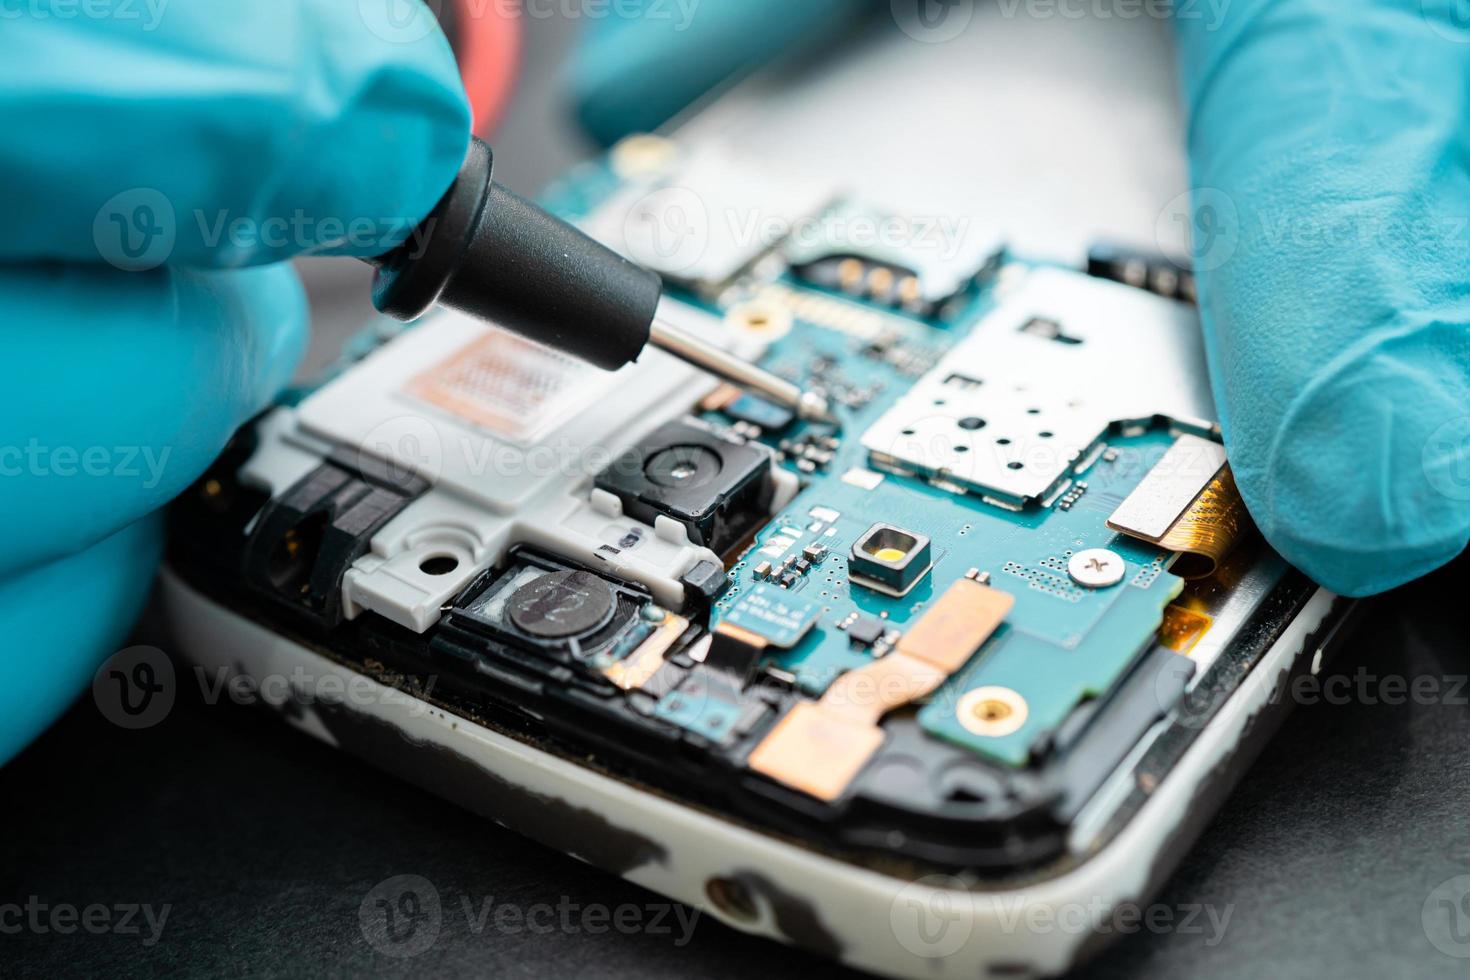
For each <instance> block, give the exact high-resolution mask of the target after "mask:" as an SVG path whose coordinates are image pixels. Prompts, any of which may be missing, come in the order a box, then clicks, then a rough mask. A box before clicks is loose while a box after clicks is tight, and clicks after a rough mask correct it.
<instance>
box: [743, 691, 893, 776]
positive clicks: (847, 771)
mask: <svg viewBox="0 0 1470 980" xmlns="http://www.w3.org/2000/svg"><path fill="white" fill-rule="evenodd" d="M882 744H883V730H882V729H880V728H878V727H876V726H874V725H870V724H866V723H864V722H863V721H861V720H857V719H852V718H848V717H846V716H845V715H843V714H841V713H838V712H831V711H828V710H826V709H825V708H824V707H823V706H821V705H818V704H816V703H813V702H810V701H806V702H803V703H801V704H798V705H797V706H796V707H794V708H792V709H791V710H790V711H789V712H787V713H786V716H785V717H784V718H782V719H781V720H780V721H779V722H777V723H776V727H775V728H773V729H771V731H770V733H769V734H768V735H766V737H765V738H764V739H763V740H762V741H761V744H760V745H758V746H756V748H755V751H754V752H752V753H751V754H750V759H749V760H748V762H747V765H749V767H750V768H751V769H753V770H754V771H756V772H758V773H762V774H763V775H766V776H769V777H771V778H772V779H774V780H776V781H777V782H780V783H785V784H786V785H787V786H790V787H791V788H792V789H796V790H800V791H801V792H803V793H806V794H807V795H809V796H815V797H816V798H817V799H819V800H828V801H830V800H835V799H837V797H839V796H841V795H842V793H843V791H844V790H845V789H847V787H848V785H849V784H850V783H851V782H852V781H853V780H854V779H855V778H857V774H858V772H859V771H860V770H861V769H862V768H863V766H865V765H867V762H868V760H869V759H871V758H872V757H873V753H874V752H877V751H878V747H879V746H880V745H882Z"/></svg>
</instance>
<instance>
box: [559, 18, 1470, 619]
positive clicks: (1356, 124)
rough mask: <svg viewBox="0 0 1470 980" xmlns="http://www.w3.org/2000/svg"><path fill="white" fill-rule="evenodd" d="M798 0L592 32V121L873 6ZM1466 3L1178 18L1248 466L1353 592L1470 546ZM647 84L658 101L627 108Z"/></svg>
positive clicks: (1229, 396) (636, 118)
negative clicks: (632, 94) (630, 94)
mask: <svg viewBox="0 0 1470 980" xmlns="http://www.w3.org/2000/svg"><path fill="white" fill-rule="evenodd" d="M790 6H792V5H788V4H780V3H774V2H753V0H704V2H703V3H702V4H701V5H700V7H699V11H698V16H697V17H696V18H694V19H693V21H692V22H691V24H690V29H689V30H687V31H684V32H675V31H674V30H672V29H671V24H670V21H669V19H668V18H665V19H663V20H662V21H655V20H649V21H637V20H635V21H623V22H621V23H619V24H617V25H608V26H607V27H606V28H604V29H603V30H600V31H598V32H594V33H593V34H592V35H591V36H589V38H588V39H587V40H586V42H585V43H584V44H583V51H582V53H583V55H584V60H583V61H582V62H579V63H578V64H576V65H575V66H574V67H575V70H576V71H577V73H578V74H577V76H576V80H577V86H576V90H577V94H578V97H579V99H580V104H581V106H582V112H583V116H584V117H594V118H592V119H591V120H590V121H591V122H592V124H593V125H594V128H595V131H596V132H597V134H598V135H599V136H600V137H601V138H603V139H604V140H610V139H612V138H615V137H616V136H618V135H620V134H621V133H622V132H624V131H627V130H631V129H633V128H638V127H642V128H648V127H650V126H653V125H657V124H658V123H660V122H662V121H663V119H664V118H666V117H667V116H668V115H671V114H672V112H673V108H669V106H672V105H677V103H678V100H679V99H681V98H692V97H694V96H695V95H698V94H700V93H701V92H703V91H704V90H705V89H707V88H708V87H710V85H712V84H713V81H711V75H712V74H715V73H718V72H729V71H733V70H735V69H737V68H739V67H743V66H745V65H748V64H751V63H753V62H754V61H755V60H757V59H758V58H759V57H761V56H763V55H766V56H768V55H770V54H771V53H772V52H773V51H774V50H775V49H776V48H777V47H779V46H780V45H781V44H783V43H787V42H789V41H799V40H803V39H805V38H806V37H807V36H809V35H811V34H813V33H814V32H820V31H821V30H824V29H827V28H828V27H829V26H830V23H831V22H832V21H833V20H835V19H836V18H837V17H839V16H841V15H842V14H844V13H848V12H858V11H861V10H863V9H871V5H869V4H865V3H863V2H861V0H850V2H843V0H823V2H822V3H820V4H811V5H810V6H811V7H814V8H820V10H819V11H813V12H811V13H810V15H809V17H807V18H803V19H800V20H798V21H795V22H790V21H788V19H787V17H786V14H787V12H788V10H789V7H790ZM800 6H802V7H807V6H808V5H807V4H802V5H800ZM881 6H886V5H881ZM1460 6H1461V0H1335V2H1328V0H1234V2H1233V3H1230V4H1225V5H1223V6H1222V7H1220V8H1219V9H1220V10H1221V12H1222V14H1223V18H1221V17H1217V16H1216V14H1215V10H1216V9H1217V8H1216V5H1210V13H1209V16H1200V15H1199V14H1201V13H1203V11H1204V8H1203V7H1201V8H1200V10H1198V11H1196V15H1195V16H1190V17H1181V18H1179V19H1178V22H1177V33H1178V37H1179V43H1180V61H1181V65H1182V68H1181V72H1182V75H1183V78H1184V88H1185V96H1186V100H1187V103H1188V105H1189V107H1190V122H1189V131H1188V147H1189V154H1190V158H1191V161H1192V165H1193V171H1194V185H1195V187H1196V188H1199V189H1200V190H1199V192H1197V193H1196V195H1195V198H1194V213H1193V217H1194V218H1195V222H1196V225H1197V232H1198V233H1197V235H1196V248H1197V250H1198V251H1199V254H1198V255H1197V256H1196V258H1197V266H1198V268H1199V276H1200V297H1201V310H1202V313H1203V320H1204V328H1205V333H1206V339H1207V350H1208V353H1209V360H1210V371H1211V380H1212V383H1213V386H1214V390H1215V395H1216V399H1217V401H1218V403H1219V409H1220V417H1221V420H1222V423H1223V426H1224V430H1225V438H1226V443H1227V446H1228V448H1229V452H1230V459H1231V461H1232V464H1233V467H1234V472H1235V476H1236V480H1237V482H1238V484H1239V486H1240V489H1241V493H1242V494H1243V496H1244V498H1245V501H1246V504H1247V505H1248V506H1249V508H1250V511H1251V513H1252V515H1253V516H1254V517H1255V519H1256V521H1257V523H1258V524H1259V525H1260V527H1261V530H1262V531H1263V532H1264V533H1265V535H1266V537H1267V538H1268V539H1269V540H1270V541H1271V543H1272V544H1273V545H1274V546H1275V547H1276V548H1277V549H1278V550H1279V551H1280V552H1281V553H1282V554H1283V555H1285V556H1286V557H1287V558H1288V559H1289V560H1290V561H1292V562H1293V563H1294V564H1296V565H1297V566H1298V567H1299V568H1301V569H1302V570H1304V571H1305V572H1307V574H1309V575H1311V576H1312V577H1313V578H1315V579H1316V580H1317V581H1319V582H1321V583H1322V584H1323V585H1325V586H1327V587H1329V588H1331V589H1334V590H1336V591H1338V592H1341V593H1344V594H1348V595H1366V594H1369V593H1373V592H1379V591H1382V590H1384V589H1388V588H1391V587H1393V586H1395V585H1398V584H1400V583H1403V582H1406V581H1408V580H1410V579H1412V578H1415V577H1417V576H1419V575H1422V574H1424V573H1425V572H1427V571H1429V570H1431V569H1433V568H1435V567H1437V566H1439V565H1441V564H1443V563H1445V562H1446V561H1448V560H1450V559H1451V558H1453V557H1454V556H1455V555H1457V554H1459V553H1460V551H1462V550H1463V549H1464V547H1465V544H1466V542H1467V540H1470V328H1467V323H1470V269H1467V266H1466V262H1465V257H1466V254H1467V245H1470V172H1467V171H1470V29H1467V28H1470V19H1467V18H1465V17H1463V16H1461V17H1459V18H1458V19H1456V17H1455V14H1456V13H1457V12H1459V7H1460ZM819 14H820V15H821V16H819ZM732 25H738V28H736V27H734V26H732ZM737 29H738V30H739V31H740V33H735V32H734V31H735V30H737ZM720 30H725V31H728V32H731V33H729V34H728V35H727V36H726V37H725V38H724V39H723V40H724V41H726V46H725V47H724V48H722V47H721V41H722V39H721V38H720V37H718V36H716V34H715V32H717V31H720ZM629 86H640V87H641V88H642V89H644V90H648V91H650V92H660V93H661V95H660V101H658V102H657V103H654V102H653V101H651V100H650V101H649V102H645V103H644V104H643V107H642V111H640V110H639V107H638V106H623V102H624V100H625V99H626V92H627V90H628V88H629ZM655 104H656V105H657V106H659V107H660V108H659V110H658V112H657V113H653V114H650V112H649V111H648V108H649V106H651V105H655ZM1044 124H1045V123H1044V121H1039V122H1038V125H1044Z"/></svg>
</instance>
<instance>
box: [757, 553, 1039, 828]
mask: <svg viewBox="0 0 1470 980" xmlns="http://www.w3.org/2000/svg"><path fill="white" fill-rule="evenodd" d="M1014 605H1015V598H1014V597H1013V596H1011V595H1010V594H1009V593H1007V592H1002V591H1000V590H999V589H993V588H991V587H990V586H988V585H981V584H980V583H979V582H975V581H972V580H970V579H960V580H959V581H957V582H955V583H954V584H953V585H951V586H950V587H949V589H947V590H946V591H945V593H944V594H943V595H942V596H940V597H939V599H938V601H936V602H935V603H934V605H933V606H931V607H930V608H929V609H928V611H926V612H925V613H924V615H923V616H922V617H920V619H919V621H918V622H917V623H915V624H914V625H913V626H912V627H911V628H910V629H909V630H908V631H907V632H906V633H905V634H904V635H903V637H902V638H901V639H900V640H899V641H898V647H897V649H896V650H895V651H894V652H893V653H890V654H889V655H888V656H886V657H883V658H882V659H880V660H875V661H873V662H872V663H870V664H868V665H867V666H865V667H861V668H859V669H857V670H851V671H848V672H847V673H845V674H843V675H842V676H841V677H839V678H838V679H837V680H835V681H833V683H832V685H831V686H830V687H828V688H827V692H826V694H824V695H823V696H822V698H821V700H819V701H815V702H813V701H805V702H802V703H800V704H798V705H797V706H796V707H794V708H792V709H791V711H789V712H788V713H787V714H786V716H785V717H784V718H782V719H781V720H780V721H779V722H778V723H777V724H776V726H775V727H774V728H772V729H771V731H770V733H769V734H767V735H766V737H765V738H764V739H763V740H762V741H761V743H760V745H758V746H756V749H755V751H754V752H752V753H751V754H750V758H749V760H748V762H747V765H748V766H749V767H750V768H751V769H752V770H754V771H755V772H759V773H761V774H763V775H765V776H769V777H770V778H771V779H774V780H776V781H777V782H780V783H784V784H785V785H787V786H790V787H792V788H793V789H796V790H800V791H801V792H803V793H806V794H808V795H809V796H814V797H816V798H817V799H820V800H835V799H837V797H839V796H841V795H842V793H843V792H844V791H846V789H847V787H848V786H849V785H850V784H851V783H852V781H853V779H855V778H856V777H857V774H858V772H860V771H861V770H862V768H863V766H864V765H866V764H867V762H868V760H869V759H871V758H872V757H873V754H874V753H875V752H877V751H878V749H879V747H880V746H882V744H883V739H884V734H883V729H882V728H881V727H880V725H879V723H880V722H881V721H882V719H883V717H884V716H885V715H887V714H888V713H889V712H891V711H893V710H895V709H896V708H900V707H902V706H904V705H906V704H911V703H913V702H914V701H917V700H920V699H921V698H924V697H927V696H928V695H930V694H932V693H934V691H936V690H938V688H939V686H940V685H941V684H943V683H944V682H945V681H946V680H948V679H949V677H950V676H951V675H952V674H954V673H955V672H956V671H957V670H959V669H960V668H961V667H963V666H964V665H965V663H966V662H967V661H968V660H969V659H970V658H971V657H972V656H974V654H975V651H977V650H978V649H980V647H981V646H982V645H983V644H984V643H985V641H986V640H988V639H990V637H991V635H992V634H994V633H995V631H996V630H997V629H998V628H999V627H1000V625H1001V623H1002V622H1004V621H1005V618H1006V616H1007V615H1009V613H1010V611H1011V607H1012V606H1014Z"/></svg>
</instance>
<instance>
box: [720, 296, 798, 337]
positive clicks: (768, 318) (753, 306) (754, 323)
mask: <svg viewBox="0 0 1470 980" xmlns="http://www.w3.org/2000/svg"><path fill="white" fill-rule="evenodd" d="M794 322H795V321H794V319H793V317H792V315H791V310H790V309H788V308H787V307H786V306H784V305H782V304H780V303H770V302H762V301H761V300H758V299H757V300H751V301H750V302H747V303H740V304H738V305H736V306H732V307H730V309H728V310H726V311H725V325H726V326H727V327H729V328H730V329H731V330H734V331H735V332H737V333H744V334H750V335H751V336H753V337H758V338H759V339H760V340H761V341H762V342H764V343H774V342H775V341H777V340H780V339H781V338H782V337H784V336H786V335H787V334H788V333H790V332H791V327H792V324H793V323H794Z"/></svg>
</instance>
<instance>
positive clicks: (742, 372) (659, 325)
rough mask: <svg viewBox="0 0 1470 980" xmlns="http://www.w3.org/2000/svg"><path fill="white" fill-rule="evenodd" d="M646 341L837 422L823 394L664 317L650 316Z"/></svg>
mask: <svg viewBox="0 0 1470 980" xmlns="http://www.w3.org/2000/svg"><path fill="white" fill-rule="evenodd" d="M649 343H650V344H652V345H653V346H655V347H657V348H659V349H661V350H664V351H667V352H668V353H670V354H673V355H674V356H675V357H677V358H679V359H680V360H683V361H686V362H688V363H689V364H693V365H694V366H695V367H697V368H699V369H701V370H703V371H707V372H708V373H710V374H713V375H714V376H715V377H717V378H720V379H722V380H724V381H728V382H730V383H731V384H733V385H734V386H735V387H737V388H742V389H744V390H745V391H748V392H750V393H751V394H753V395H759V396H760V397H762V398H764V399H766V400H767V401H769V402H774V403H775V404H777V405H780V406H782V407H783V408H789V409H791V410H792V411H793V412H795V413H796V414H797V415H798V416H800V417H801V418H803V419H806V420H807V421H809V422H824V423H827V424H829V425H837V424H838V422H837V419H836V417H835V416H833V414H832V406H831V405H830V404H829V403H828V401H827V399H826V397H825V396H823V395H821V394H820V393H818V392H815V391H803V390H802V389H801V388H799V387H798V386H796V385H794V384H792V383H791V382H790V381H787V380H786V379H785V378H778V377H776V376H775V375H774V374H771V373H770V372H769V371H766V370H765V369H763V368H760V367H757V366H756V365H754V364H752V363H750V362H749V361H747V360H744V359H743V358H739V357H736V356H735V355H734V354H731V353H730V352H729V351H725V350H721V349H720V348H718V347H716V346H714V345H713V344H710V343H707V342H705V341H704V340H702V339H700V338H699V337H696V336H694V335H693V334H691V333H689V332H688V331H686V330H682V329H680V328H679V327H676V326H674V325H673V324H671V323H668V322H666V321H664V320H654V321H653V326H652V328H651V331H650V334H649Z"/></svg>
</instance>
